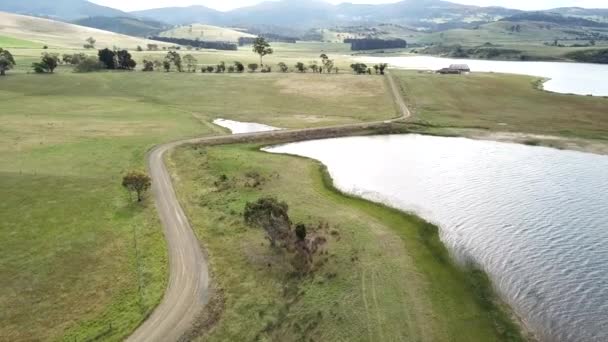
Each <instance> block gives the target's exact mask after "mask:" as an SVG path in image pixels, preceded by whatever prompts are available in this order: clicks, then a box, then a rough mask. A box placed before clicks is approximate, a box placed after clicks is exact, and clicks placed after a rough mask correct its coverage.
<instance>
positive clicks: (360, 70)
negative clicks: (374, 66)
mask: <svg viewBox="0 0 608 342" xmlns="http://www.w3.org/2000/svg"><path fill="white" fill-rule="evenodd" d="M350 67H351V68H352V69H353V71H354V72H355V73H356V74H357V75H363V74H365V73H366V72H367V65H365V64H363V63H355V64H351V65H350Z"/></svg>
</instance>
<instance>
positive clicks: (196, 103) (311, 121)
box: [0, 70, 395, 341]
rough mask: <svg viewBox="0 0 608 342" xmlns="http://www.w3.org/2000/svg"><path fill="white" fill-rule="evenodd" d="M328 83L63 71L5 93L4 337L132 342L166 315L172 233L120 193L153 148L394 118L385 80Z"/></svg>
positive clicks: (0, 326) (305, 78)
mask: <svg viewBox="0 0 608 342" xmlns="http://www.w3.org/2000/svg"><path fill="white" fill-rule="evenodd" d="M326 76H327V75H310V74H309V75H297V74H270V75H262V74H255V75H251V74H243V75H203V74H200V73H199V74H184V73H182V74H178V73H169V74H166V73H160V72H159V73H129V72H101V73H93V74H73V73H64V72H62V71H61V70H60V71H59V73H57V74H55V75H26V74H21V73H12V74H10V75H9V76H7V77H5V78H3V79H1V80H0V132H1V134H0V173H1V174H2V177H1V178H0V191H1V193H2V194H3V201H1V202H0V217H2V218H3V219H2V222H1V223H0V241H2V247H1V248H0V259H1V260H3V262H2V263H1V264H0V286H1V288H2V289H3V291H2V293H1V294H0V305H1V307H2V308H3V310H1V311H0V336H2V337H3V338H5V339H7V340H13V341H15V340H56V339H65V340H68V341H72V340H78V341H81V340H89V339H94V338H98V337H100V336H101V338H102V339H103V340H110V341H114V340H120V339H121V338H122V337H124V336H125V335H126V334H128V333H129V332H130V331H132V330H133V329H134V328H135V327H136V326H137V325H138V323H139V322H140V321H141V320H142V318H143V317H145V315H146V314H147V313H148V312H150V310H151V309H152V308H153V307H154V305H155V304H156V303H158V301H159V300H160V298H161V295H162V292H163V291H164V286H165V280H166V273H167V270H166V253H165V242H164V239H163V235H162V231H161V227H160V224H159V222H158V220H157V215H156V213H155V210H154V207H153V204H152V203H150V202H149V201H146V202H145V203H144V205H143V206H139V205H135V204H133V202H132V201H131V200H130V198H129V196H128V194H126V193H125V192H124V190H123V189H122V188H121V186H120V181H121V176H122V175H123V174H124V173H125V172H126V171H128V170H131V169H143V168H144V163H145V153H146V151H147V149H149V148H150V147H151V146H153V145H155V144H158V143H161V142H165V141H169V140H173V139H176V138H180V137H187V136H195V135H196V136H198V135H205V134H213V132H217V131H220V130H219V129H218V128H217V127H213V126H211V125H210V124H209V121H210V120H212V119H214V118H216V117H223V118H227V119H235V120H246V121H260V122H265V123H268V124H272V125H276V126H283V127H308V126H321V125H326V124H332V123H347V122H358V121H363V120H378V119H384V118H389V117H392V116H394V115H395V114H394V113H395V112H394V108H393V105H392V103H391V102H390V100H389V97H388V93H387V92H385V89H384V80H383V79H382V78H380V77H367V78H357V79H355V76H350V75H338V76H335V75H331V76H330V77H326ZM338 85H346V87H338ZM338 88H339V89H338ZM323 89H325V90H328V89H329V90H330V91H332V92H333V94H335V95H336V96H332V95H330V94H326V93H323V94H322V93H321V90H323ZM363 89H373V90H374V91H373V92H372V93H371V94H369V95H367V94H362V92H363ZM343 98H348V99H349V101H347V102H345V101H343Z"/></svg>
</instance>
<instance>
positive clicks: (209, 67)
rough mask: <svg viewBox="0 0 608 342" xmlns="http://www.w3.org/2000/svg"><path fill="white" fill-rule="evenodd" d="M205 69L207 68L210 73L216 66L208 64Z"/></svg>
mask: <svg viewBox="0 0 608 342" xmlns="http://www.w3.org/2000/svg"><path fill="white" fill-rule="evenodd" d="M205 70H207V72H208V73H212V72H213V70H215V68H214V67H213V66H212V65H208V66H207V68H205Z"/></svg>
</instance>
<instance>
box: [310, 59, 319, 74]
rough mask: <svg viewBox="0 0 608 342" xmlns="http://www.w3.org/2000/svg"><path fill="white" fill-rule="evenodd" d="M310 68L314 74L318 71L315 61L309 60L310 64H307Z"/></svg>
mask: <svg viewBox="0 0 608 342" xmlns="http://www.w3.org/2000/svg"><path fill="white" fill-rule="evenodd" d="M308 67H309V68H310V70H312V72H314V73H315V74H316V73H317V72H319V66H318V65H317V62H315V61H313V62H310V65H309V66H308Z"/></svg>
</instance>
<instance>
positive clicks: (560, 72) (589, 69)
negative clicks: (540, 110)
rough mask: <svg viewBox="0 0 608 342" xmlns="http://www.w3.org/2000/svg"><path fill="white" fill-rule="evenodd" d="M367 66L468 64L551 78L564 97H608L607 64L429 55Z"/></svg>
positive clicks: (429, 67)
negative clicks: (575, 95) (493, 59)
mask: <svg viewBox="0 0 608 342" xmlns="http://www.w3.org/2000/svg"><path fill="white" fill-rule="evenodd" d="M359 60H360V61H362V62H364V63H389V64H390V65H391V66H393V67H397V68H405V69H416V70H439V69H441V68H445V67H447V66H449V65H450V64H468V65H469V66H470V67H471V71H473V72H499V73H507V74H519V75H530V76H538V77H543V78H550V79H551V80H550V81H548V82H546V83H545V85H544V88H545V89H546V90H548V91H554V92H556V93H564V94H569V93H570V94H578V95H596V96H608V82H607V81H606V80H608V65H601V64H586V63H559V62H508V61H487V60H475V59H453V58H440V57H430V56H415V57H361V58H359Z"/></svg>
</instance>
